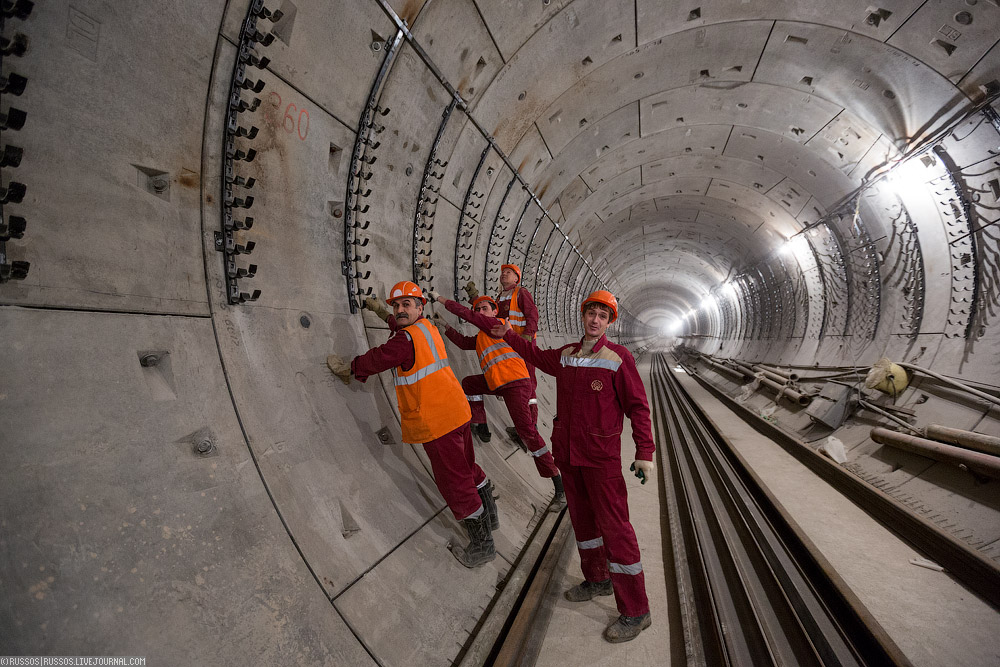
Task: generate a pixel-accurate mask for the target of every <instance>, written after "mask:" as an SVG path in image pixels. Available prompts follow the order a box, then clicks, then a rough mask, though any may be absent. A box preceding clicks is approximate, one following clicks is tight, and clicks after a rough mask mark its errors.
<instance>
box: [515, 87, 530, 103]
mask: <svg viewBox="0 0 1000 667" xmlns="http://www.w3.org/2000/svg"><path fill="white" fill-rule="evenodd" d="M527 96H528V92H527V91H525V90H522V91H521V93H520V94H519V95H518V96H517V99H518V101H519V102H520V101H522V100H524V98H525V97H527Z"/></svg>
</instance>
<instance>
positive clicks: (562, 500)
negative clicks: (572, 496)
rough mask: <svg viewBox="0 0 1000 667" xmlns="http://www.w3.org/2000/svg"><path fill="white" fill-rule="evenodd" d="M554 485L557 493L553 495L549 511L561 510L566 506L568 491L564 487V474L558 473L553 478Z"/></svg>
mask: <svg viewBox="0 0 1000 667" xmlns="http://www.w3.org/2000/svg"><path fill="white" fill-rule="evenodd" d="M552 486H554V487H556V495H554V496H552V502H551V503H549V511H550V512H561V511H562V508H564V507H566V491H565V490H564V489H563V483H562V475H556V476H555V477H553V478H552Z"/></svg>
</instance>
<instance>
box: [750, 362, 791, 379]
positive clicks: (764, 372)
mask: <svg viewBox="0 0 1000 667" xmlns="http://www.w3.org/2000/svg"><path fill="white" fill-rule="evenodd" d="M753 369H754V370H755V371H757V372H758V373H760V374H762V375H763V376H764V377H766V378H770V379H771V380H774V381H775V382H777V383H778V384H790V383H791V380H790V379H788V378H787V377H785V376H784V375H781V374H780V373H775V372H774V371H772V370H770V369H767V368H764V367H763V366H761V365H760V364H757V365H755V366H754V367H753Z"/></svg>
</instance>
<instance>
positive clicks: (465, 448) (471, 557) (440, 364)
mask: <svg viewBox="0 0 1000 667" xmlns="http://www.w3.org/2000/svg"><path fill="white" fill-rule="evenodd" d="M386 303H388V304H389V306H391V307H392V309H393V316H391V317H387V322H388V323H389V327H390V329H391V330H392V331H393V335H392V337H391V338H390V339H389V340H388V342H386V343H385V344H384V345H379V346H378V347H374V348H372V349H371V350H369V351H368V352H366V353H364V354H362V355H360V356H357V357H355V358H354V359H353V360H352V361H351V362H350V363H349V364H348V363H347V362H346V361H345V360H343V359H341V358H340V357H338V356H337V355H330V356H329V357H327V365H328V366H329V367H330V370H332V371H333V372H334V373H335V374H336V375H337V376H338V377H340V379H341V380H343V381H344V383H345V384H347V383H350V381H351V377H352V376H353V377H355V378H357V379H358V380H359V381H360V382H364V381H365V380H367V379H368V377H369V376H371V375H375V374H376V373H381V372H383V371H387V370H389V369H392V381H393V384H394V385H395V387H396V401H397V403H398V405H399V415H400V420H401V426H402V429H403V442H406V443H410V444H423V446H424V451H425V452H427V458H429V459H430V462H431V469H432V470H433V471H434V481H435V483H436V484H437V487H438V491H440V492H441V495H442V496H443V497H444V500H445V502H446V503H447V504H448V507H449V508H450V509H451V512H452V514H454V516H455V518H456V519H458V520H459V521H461V522H462V523H463V524H464V525H465V529H466V531H467V532H468V534H469V544H468V546H466V547H464V548H463V547H457V546H456V547H453V548H452V553H453V554H454V556H455V558H457V559H458V561H459V562H460V563H461V564H462V565H464V566H465V567H477V566H479V565H483V564H484V563H487V562H489V561H491V560H493V559H494V558H496V547H495V545H494V542H493V532H492V528H491V523H493V522H492V521H491V517H495V516H496V504H495V502H494V500H493V495H492V493H490V489H491V485H490V481H489V479H487V478H486V473H484V472H483V469H482V468H480V467H479V465H478V464H477V463H476V453H475V449H474V447H473V446H472V431H471V430H470V429H469V419H470V417H471V416H472V414H471V411H470V409H469V404H468V402H467V401H466V400H465V392H464V391H463V390H462V385H461V384H459V382H458V379H457V378H456V377H455V374H454V372H452V370H451V366H450V365H449V364H448V355H447V352H446V351H445V346H444V341H443V340H442V339H441V334H440V333H438V330H437V327H435V326H434V325H433V324H431V322H430V321H429V320H428V319H427V318H425V317H424V304H426V303H427V299H426V298H424V295H423V293H422V292H421V291H420V288H419V287H418V286H417V285H416V284H415V283H412V282H410V281H408V280H404V281H402V282H399V283H396V284H395V285H393V287H392V289H391V290H389V296H388V298H386ZM366 305H367V304H366ZM368 307H371V306H368ZM493 525H498V524H496V523H493Z"/></svg>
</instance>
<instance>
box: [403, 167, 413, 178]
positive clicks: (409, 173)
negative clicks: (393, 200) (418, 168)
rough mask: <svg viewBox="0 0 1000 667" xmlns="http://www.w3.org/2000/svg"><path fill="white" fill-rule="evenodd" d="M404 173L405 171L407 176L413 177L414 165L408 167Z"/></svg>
mask: <svg viewBox="0 0 1000 667" xmlns="http://www.w3.org/2000/svg"><path fill="white" fill-rule="evenodd" d="M404 171H405V173H406V175H407V176H412V175H413V165H412V164H408V165H406V169H405V170H404Z"/></svg>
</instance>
